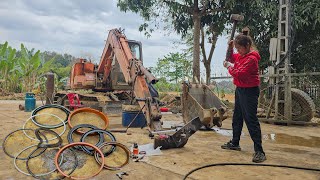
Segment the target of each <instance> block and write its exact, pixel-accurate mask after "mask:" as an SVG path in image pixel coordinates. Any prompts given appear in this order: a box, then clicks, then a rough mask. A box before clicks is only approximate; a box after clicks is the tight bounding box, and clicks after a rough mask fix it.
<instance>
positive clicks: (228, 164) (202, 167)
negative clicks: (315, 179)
mask: <svg viewBox="0 0 320 180" xmlns="http://www.w3.org/2000/svg"><path fill="white" fill-rule="evenodd" d="M213 166H267V167H281V168H290V169H300V170H306V171H319V172H320V169H318V168H306V167H298V166H287V165H277V164H253V163H217V164H208V165H205V166H201V167H198V168H196V169H193V170H191V171H190V172H188V173H187V174H186V175H185V176H184V177H183V180H185V179H187V177H188V176H189V175H190V174H192V173H194V172H195V171H198V170H200V169H204V168H208V167H213Z"/></svg>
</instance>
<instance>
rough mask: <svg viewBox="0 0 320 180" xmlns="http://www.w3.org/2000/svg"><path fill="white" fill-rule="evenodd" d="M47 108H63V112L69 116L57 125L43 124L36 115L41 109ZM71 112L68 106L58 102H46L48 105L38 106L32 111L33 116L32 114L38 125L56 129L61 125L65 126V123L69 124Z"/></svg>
mask: <svg viewBox="0 0 320 180" xmlns="http://www.w3.org/2000/svg"><path fill="white" fill-rule="evenodd" d="M46 108H58V109H60V110H62V111H63V112H65V113H66V115H67V117H66V119H65V120H64V122H63V123H59V124H55V125H47V124H41V123H39V122H38V121H37V120H36V118H35V115H36V114H37V113H38V112H39V111H41V110H43V109H46ZM69 114H70V111H69V110H68V109H67V108H65V107H64V106H61V105H58V104H46V105H44V106H39V107H37V108H36V109H35V110H33V111H32V113H31V116H32V118H31V120H32V122H33V123H35V124H36V125H38V126H40V127H44V128H49V129H54V128H58V127H61V126H63V125H64V124H67V123H68V117H69Z"/></svg>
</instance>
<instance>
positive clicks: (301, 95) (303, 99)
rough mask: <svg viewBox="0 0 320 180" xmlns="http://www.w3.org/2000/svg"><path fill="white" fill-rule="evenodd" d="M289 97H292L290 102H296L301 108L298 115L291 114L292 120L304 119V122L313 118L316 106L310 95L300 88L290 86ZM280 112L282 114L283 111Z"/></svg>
mask: <svg viewBox="0 0 320 180" xmlns="http://www.w3.org/2000/svg"><path fill="white" fill-rule="evenodd" d="M282 95H283V93H282ZM291 98H292V104H293V103H298V104H299V106H300V107H301V109H302V112H301V113H300V114H299V115H297V116H294V115H292V120H293V121H304V122H309V121H311V119H312V118H313V116H314V114H315V112H316V106H315V104H314V102H313V100H312V99H311V97H310V96H309V95H308V94H307V93H305V92H304V91H302V90H300V89H296V88H291ZM292 111H294V109H292ZM280 113H281V114H284V112H280Z"/></svg>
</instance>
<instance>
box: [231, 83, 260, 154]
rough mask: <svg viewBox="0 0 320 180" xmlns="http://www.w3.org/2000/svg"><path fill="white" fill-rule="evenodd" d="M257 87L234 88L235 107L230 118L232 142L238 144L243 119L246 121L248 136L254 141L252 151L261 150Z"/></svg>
mask: <svg viewBox="0 0 320 180" xmlns="http://www.w3.org/2000/svg"><path fill="white" fill-rule="evenodd" d="M259 91H260V90H259V87H252V88H239V87H237V88H236V97H235V107H234V113H233V119H232V129H233V138H232V143H233V144H235V145H239V141H240V136H241V131H242V127H243V120H244V121H245V122H246V125H247V127H248V130H249V133H250V137H251V139H252V141H253V142H254V151H255V152H257V151H260V152H263V148H262V140H261V128H260V123H259V120H258V117H257V108H258V98H259Z"/></svg>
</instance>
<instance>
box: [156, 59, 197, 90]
mask: <svg viewBox="0 0 320 180" xmlns="http://www.w3.org/2000/svg"><path fill="white" fill-rule="evenodd" d="M191 69H192V64H191V60H188V59H187V56H186V54H180V53H169V54H168V55H166V56H164V58H163V59H159V60H158V62H157V65H156V67H155V68H154V69H153V70H152V71H153V73H154V74H155V75H157V76H158V77H161V78H165V79H166V80H167V81H169V82H175V83H176V84H177V83H178V82H180V81H182V80H183V79H184V78H185V77H187V78H190V77H191V75H192V72H191Z"/></svg>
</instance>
